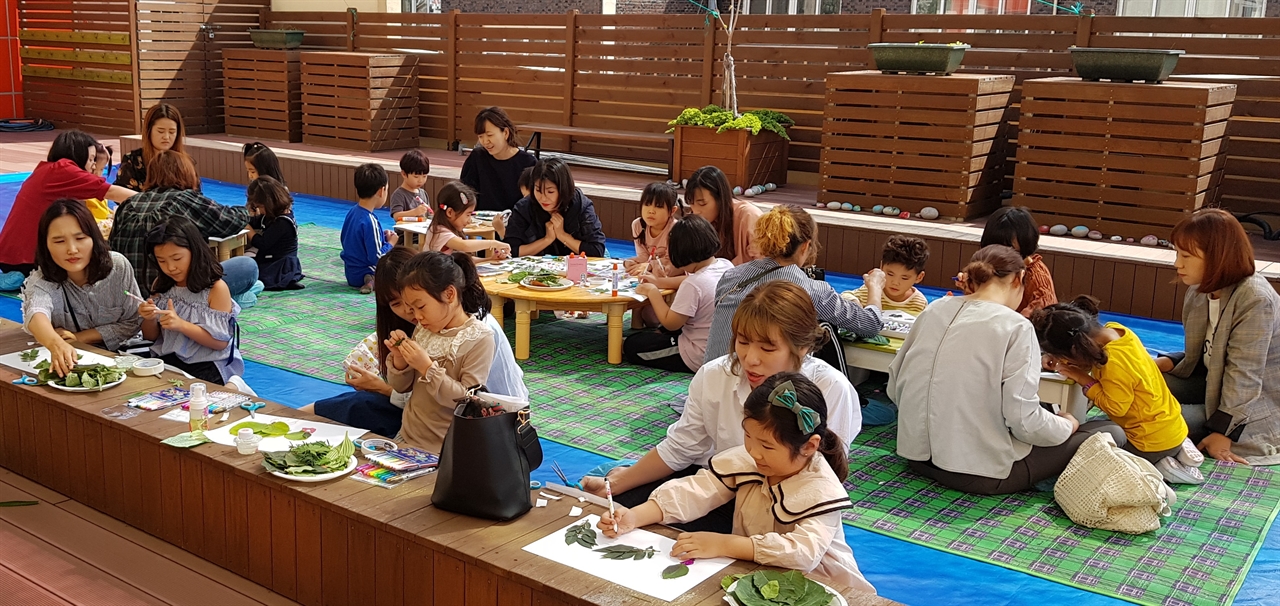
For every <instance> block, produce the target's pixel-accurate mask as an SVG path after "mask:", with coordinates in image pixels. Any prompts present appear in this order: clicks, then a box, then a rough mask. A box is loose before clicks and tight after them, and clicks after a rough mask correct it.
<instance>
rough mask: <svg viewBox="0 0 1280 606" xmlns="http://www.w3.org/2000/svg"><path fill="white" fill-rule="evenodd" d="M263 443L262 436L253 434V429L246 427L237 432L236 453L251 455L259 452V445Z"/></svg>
mask: <svg viewBox="0 0 1280 606" xmlns="http://www.w3.org/2000/svg"><path fill="white" fill-rule="evenodd" d="M261 441H262V437H261V436H259V435H258V434H256V433H253V430H252V429H249V428H248V427H245V428H243V429H241V430H240V431H238V432H236V451H238V452H239V453H240V454H242V455H251V454H253V453H255V452H258V443H259V442H261Z"/></svg>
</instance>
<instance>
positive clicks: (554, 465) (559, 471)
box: [551, 460, 582, 490]
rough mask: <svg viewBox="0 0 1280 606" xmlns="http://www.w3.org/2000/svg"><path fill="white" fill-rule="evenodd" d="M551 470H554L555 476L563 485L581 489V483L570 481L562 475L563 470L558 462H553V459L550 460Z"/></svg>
mask: <svg viewBox="0 0 1280 606" xmlns="http://www.w3.org/2000/svg"><path fill="white" fill-rule="evenodd" d="M551 471H554V472H556V476H557V477H559V478H560V481H561V482H563V483H564V485H565V486H568V487H569V488H577V489H578V490H582V484H579V483H577V482H570V481H569V478H568V477H567V476H565V475H564V470H563V469H560V464H559V463H557V462H555V461H554V460H552V461H551Z"/></svg>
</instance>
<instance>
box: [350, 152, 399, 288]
mask: <svg viewBox="0 0 1280 606" xmlns="http://www.w3.org/2000/svg"><path fill="white" fill-rule="evenodd" d="M355 185H356V196H357V197H359V198H360V200H359V202H358V203H357V204H356V205H355V206H353V207H351V210H349V211H347V218H346V220H344V221H343V222H342V263H343V265H345V266H346V273H347V284H348V285H349V286H359V287H360V293H361V294H366V295H367V294H369V293H371V292H373V270H374V266H376V265H377V264H378V259H379V258H381V257H382V255H385V254H387V251H389V250H391V247H392V246H395V245H396V242H398V241H399V240H400V236H398V235H397V234H396V232H395V231H393V230H390V229H385V230H384V229H382V224H381V223H379V222H378V218H377V217H376V216H374V214H373V211H375V210H377V209H379V208H382V206H383V205H384V204H386V203H387V171H386V170H385V169H384V168H382V166H380V165H377V164H361V165H360V166H359V167H358V168H356V178H355Z"/></svg>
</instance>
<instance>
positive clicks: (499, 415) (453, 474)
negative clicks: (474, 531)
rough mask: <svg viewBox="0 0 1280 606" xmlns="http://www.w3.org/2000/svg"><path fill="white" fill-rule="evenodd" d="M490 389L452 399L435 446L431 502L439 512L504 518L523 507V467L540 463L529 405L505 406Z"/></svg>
mask: <svg viewBox="0 0 1280 606" xmlns="http://www.w3.org/2000/svg"><path fill="white" fill-rule="evenodd" d="M489 396H490V394H486V393H475V394H473V395H470V396H467V397H466V398H463V399H461V400H458V406H457V407H456V408H454V410H453V424H451V425H450V426H449V431H448V432H447V433H445V435H444V444H443V445H442V446H441V447H440V464H439V467H438V469H437V471H436V488H435V492H433V493H432V494H431V504H432V505H435V506H436V507H439V508H440V509H443V510H445V511H452V512H454V513H460V514H462V515H468V516H472V517H477V518H485V519H489V520H498V521H507V520H513V519H515V518H518V517H520V516H522V515H524V514H526V513H528V512H529V510H530V509H532V508H533V504H532V503H530V502H529V472H531V471H533V470H534V469H537V468H538V466H539V465H542V445H541V444H540V443H539V442H538V432H537V431H536V430H535V429H534V428H533V425H532V424H530V423H529V410H528V408H523V409H521V410H517V411H508V410H506V408H507V407H510V405H509V404H508V405H506V407H504V405H503V404H502V403H501V402H498V401H495V400H494V399H493V398H491V397H489Z"/></svg>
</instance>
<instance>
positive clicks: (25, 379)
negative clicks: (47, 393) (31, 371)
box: [13, 375, 40, 385]
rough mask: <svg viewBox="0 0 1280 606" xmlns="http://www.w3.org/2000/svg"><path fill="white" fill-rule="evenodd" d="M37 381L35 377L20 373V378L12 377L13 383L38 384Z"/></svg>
mask: <svg viewBox="0 0 1280 606" xmlns="http://www.w3.org/2000/svg"><path fill="white" fill-rule="evenodd" d="M39 383H40V382H39V381H37V380H36V378H35V377H31V376H28V375H22V378H21V379H14V381H13V384H14V385H38V384H39Z"/></svg>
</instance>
